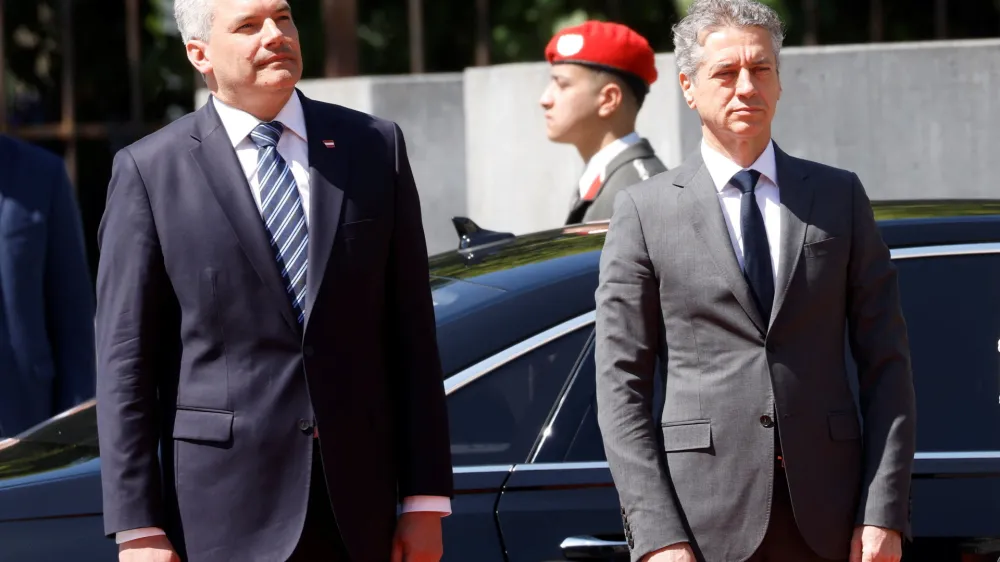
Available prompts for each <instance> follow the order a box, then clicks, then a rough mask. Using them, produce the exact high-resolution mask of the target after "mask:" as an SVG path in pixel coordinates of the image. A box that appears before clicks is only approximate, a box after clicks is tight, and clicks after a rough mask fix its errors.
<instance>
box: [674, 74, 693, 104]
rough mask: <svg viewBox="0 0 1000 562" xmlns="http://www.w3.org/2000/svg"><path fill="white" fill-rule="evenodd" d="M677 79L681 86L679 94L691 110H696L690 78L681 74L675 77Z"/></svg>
mask: <svg viewBox="0 0 1000 562" xmlns="http://www.w3.org/2000/svg"><path fill="white" fill-rule="evenodd" d="M677 79H678V81H679V82H680V84H681V92H682V93H683V94H684V102H685V103H686V104H687V105H688V107H690V108H691V109H696V107H697V104H696V103H695V101H694V81H692V80H691V78H690V77H688V75H687V74H684V73H683V72H681V73H680V74H679V75H678V76H677Z"/></svg>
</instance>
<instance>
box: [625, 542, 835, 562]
mask: <svg viewBox="0 0 1000 562" xmlns="http://www.w3.org/2000/svg"><path fill="white" fill-rule="evenodd" d="M642 562H695V559H694V552H692V551H691V546H690V545H688V543H686V542H681V543H677V544H672V545H670V546H668V547H666V548H661V549H660V550H657V551H655V552H651V553H649V554H647V555H646V556H645V557H644V558H643V559H642ZM852 562H853V561H852Z"/></svg>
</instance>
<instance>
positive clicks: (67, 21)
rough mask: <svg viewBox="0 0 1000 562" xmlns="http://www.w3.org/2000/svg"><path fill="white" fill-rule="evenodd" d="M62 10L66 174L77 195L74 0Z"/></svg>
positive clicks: (63, 127)
mask: <svg viewBox="0 0 1000 562" xmlns="http://www.w3.org/2000/svg"><path fill="white" fill-rule="evenodd" d="M61 7H62V9H61V10H60V15H61V16H62V17H61V18H60V20H61V22H60V23H61V28H62V32H61V39H60V52H61V54H62V123H61V126H62V130H63V133H64V135H65V137H64V138H65V139H66V152H65V154H64V155H63V158H64V159H65V160H66V173H67V174H69V180H70V182H71V184H72V185H73V190H74V195H75V194H76V193H75V192H76V190H77V186H76V180H77V177H76V176H77V174H76V107H75V105H76V103H75V101H76V95H75V89H74V87H73V76H74V74H75V70H76V69H75V65H76V61H75V60H74V58H73V0H62V3H61Z"/></svg>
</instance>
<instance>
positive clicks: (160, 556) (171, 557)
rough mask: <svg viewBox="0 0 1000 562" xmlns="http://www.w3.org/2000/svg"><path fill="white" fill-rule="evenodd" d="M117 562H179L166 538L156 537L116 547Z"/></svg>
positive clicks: (136, 540)
mask: <svg viewBox="0 0 1000 562" xmlns="http://www.w3.org/2000/svg"><path fill="white" fill-rule="evenodd" d="M118 562H181V559H180V557H178V556H177V553H176V552H174V547H173V545H172V544H170V541H169V540H168V539H167V537H165V536H163V535H156V536H154V537H145V538H141V539H135V540H134V541H128V542H125V543H122V544H120V545H118Z"/></svg>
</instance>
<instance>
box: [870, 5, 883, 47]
mask: <svg viewBox="0 0 1000 562" xmlns="http://www.w3.org/2000/svg"><path fill="white" fill-rule="evenodd" d="M868 8H869V11H868V39H869V41H871V42H873V43H877V42H879V41H882V37H883V30H882V18H883V16H882V0H871V3H870V4H869V6H868Z"/></svg>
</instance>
